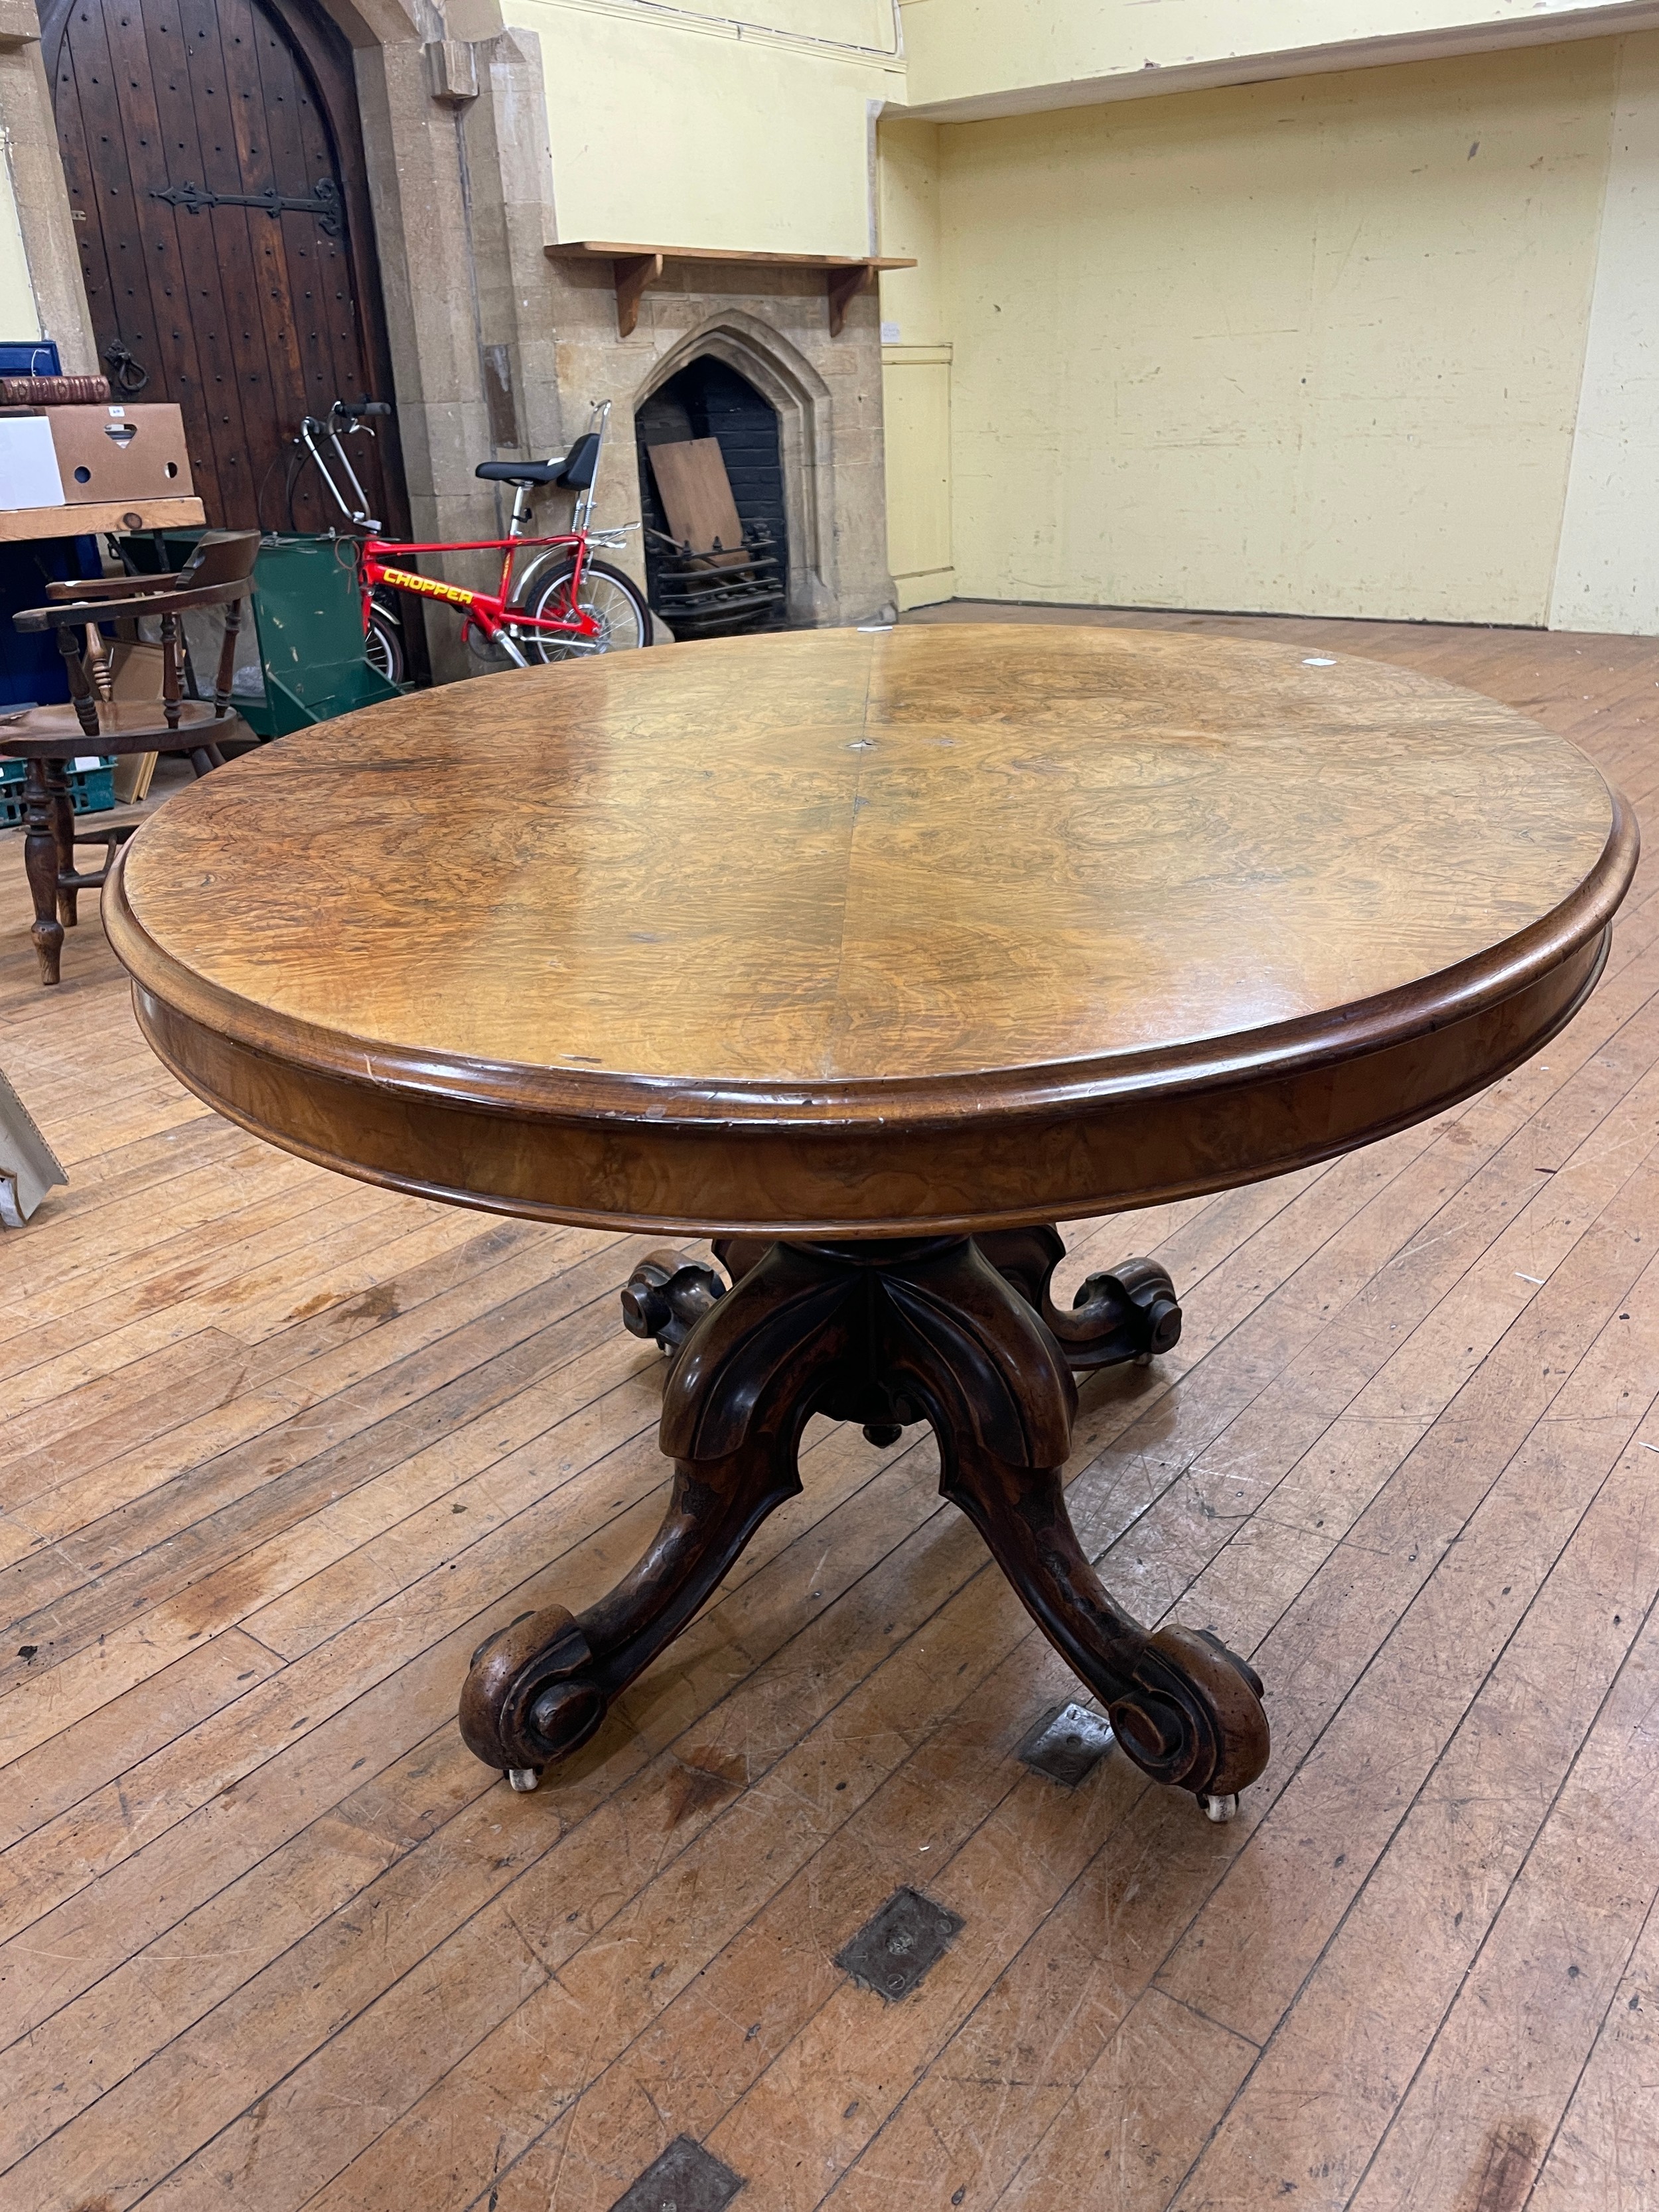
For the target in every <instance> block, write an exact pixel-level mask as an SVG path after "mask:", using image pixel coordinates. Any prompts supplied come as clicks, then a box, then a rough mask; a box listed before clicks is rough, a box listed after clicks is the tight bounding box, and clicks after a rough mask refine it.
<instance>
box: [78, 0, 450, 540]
mask: <svg viewBox="0 0 1659 2212" xmlns="http://www.w3.org/2000/svg"><path fill="white" fill-rule="evenodd" d="M44 40H45V46H46V52H48V54H50V55H52V57H53V64H52V82H53V89H54V94H55V97H56V101H57V106H58V131H59V137H60V142H61V145H62V149H63V156H64V171H65V174H66V177H67V179H68V181H69V185H70V197H71V200H72V202H73V204H74V207H75V212H76V230H77V234H78V236H79V238H80V242H81V247H82V268H83V272H84V276H85V280H86V283H87V290H88V301H89V303H90V306H91V308H92V313H93V323H94V331H95V332H96V334H97V339H98V344H99V349H100V353H104V354H105V355H106V357H107V354H108V350H109V349H110V348H111V347H112V346H121V347H125V349H127V351H128V352H129V353H130V354H131V356H132V357H133V358H134V360H136V361H137V362H138V363H139V364H140V365H141V366H142V367H143V369H144V370H146V371H147V372H148V374H149V383H148V385H147V386H145V387H144V389H143V395H142V396H143V398H145V399H146V400H155V399H171V400H174V401H176V402H177V403H178V404H179V407H180V408H181V410H183V413H184V416H185V428H186V432H187V435H188V437H189V442H190V451H191V467H192V469H193V470H194V471H195V475H196V482H197V491H198V493H199V494H200V495H201V496H202V497H203V499H204V502H205V505H206V507H207V511H208V515H209V520H210V521H211V522H213V523H216V524H226V525H246V524H250V523H256V522H257V523H261V524H263V525H264V526H267V527H272V526H276V527H283V528H286V527H289V526H295V527H298V528H300V529H302V530H320V529H326V528H328V527H330V526H332V525H333V523H334V522H335V521H336V520H337V516H336V515H335V513H334V512H333V510H332V508H331V504H330V502H329V501H328V500H327V498H326V495H325V494H324V493H323V491H322V489H321V487H320V485H319V484H318V483H317V482H316V479H315V477H314V475H313V476H312V477H311V478H310V480H309V481H308V482H306V483H303V484H302V487H301V490H300V492H299V493H298V495H297V496H296V499H295V503H294V507H293V510H292V512H291V513H290V512H289V508H288V507H287V505H286V504H285V501H284V499H283V484H284V482H285V478H286V475H287V466H286V464H287V461H288V458H289V451H290V447H289V441H290V440H291V439H292V437H293V435H294V434H295V430H296V429H297V428H298V426H299V422H300V419H301V416H303V415H305V414H307V412H311V413H322V412H325V411H326V409H327V408H328V406H329V404H330V403H331V401H332V400H333V399H335V398H359V397H362V396H363V395H365V394H368V395H371V396H374V397H379V398H391V397H392V382H391V374H390V362H389V355H388V349H387V346H386V335H385V330H384V323H383V316H382V313H381V308H380V288H379V278H378V272H377V270H376V268H375V265H374V231H373V221H372V216H371V213H370V209H369V203H368V185H367V179H366V175H365V172H364V163H363V155H362V135H361V130H360V126H359V123H358V118H357V112H356V85H355V79H354V75H353V69H352V61H351V54H350V50H349V47H348V46H346V44H345V41H344V40H343V37H342V36H341V34H340V33H339V32H338V30H337V28H336V27H334V26H333V25H332V24H331V23H330V22H329V21H327V19H326V18H325V16H324V15H322V14H321V13H320V11H313V9H311V8H310V7H309V6H307V5H306V4H305V0H297V4H296V0H276V3H275V4H274V3H273V0H69V4H64V0H59V4H58V5H57V6H56V7H54V8H52V9H49V10H48V11H47V15H46V23H45V28H44ZM319 185H324V186H325V187H326V188H327V199H326V202H325V205H323V206H319V207H317V208H302V209H298V210H295V209H292V208H290V209H287V210H283V211H282V212H281V213H280V214H278V215H275V216H273V215H272V214H271V213H270V212H269V211H268V210H265V209H263V208H250V207H245V206H239V205H235V204H223V201H224V198H225V197H226V196H232V197H237V196H240V197H246V196H249V195H253V194H258V193H261V192H264V191H270V190H272V189H273V188H274V189H275V191H276V192H277V193H278V194H279V195H281V196H282V197H283V198H286V199H299V200H302V201H304V200H312V199H313V198H316V197H318V188H319ZM187 187H194V188H195V190H196V191H197V192H198V193H203V194H207V195H212V196H216V199H217V200H218V202H219V204H205V205H201V206H191V205H190V204H180V203H179V201H178V200H177V199H176V198H175V199H173V200H171V201H170V200H169V199H167V197H163V195H166V194H167V193H173V194H175V195H176V194H178V193H179V192H181V191H184V190H185V188H187ZM328 206H331V207H332V208H333V209H334V210H335V211H336V212H335V219H334V220H332V221H328V222H325V221H324V220H323V219H321V217H322V216H323V215H324V214H325V212H326V208H327V207H328ZM134 396H137V395H134ZM353 459H354V461H355V462H356V464H357V466H358V472H359V474H360V475H361V476H362V479H363V482H364V484H365V487H366V489H368V494H369V496H370V500H371V503H372V504H373V506H374V509H375V511H376V512H377V513H380V515H382V516H383V517H384V518H385V519H386V521H387V522H388V523H390V524H391V525H392V527H394V528H398V529H401V528H403V527H404V526H405V525H406V506H405V501H404V495H403V489H402V480H401V469H400V465H399V457H398V446H397V439H396V434H395V430H393V429H392V428H390V426H386V427H383V428H382V432H381V436H380V440H379V441H376V443H375V444H374V445H373V446H371V445H370V444H369V443H368V441H366V440H359V441H356V444H355V445H354V448H353Z"/></svg>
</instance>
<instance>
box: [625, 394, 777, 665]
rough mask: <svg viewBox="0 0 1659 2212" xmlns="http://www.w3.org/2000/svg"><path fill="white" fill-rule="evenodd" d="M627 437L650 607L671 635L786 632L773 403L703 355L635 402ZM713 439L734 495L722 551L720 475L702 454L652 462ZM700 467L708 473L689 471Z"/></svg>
mask: <svg viewBox="0 0 1659 2212" xmlns="http://www.w3.org/2000/svg"><path fill="white" fill-rule="evenodd" d="M634 432H635V440H636V441H637V444H638V447H639V465H640V501H641V515H642V518H643V520H644V523H645V571H646V586H647V598H648V599H650V602H651V605H653V607H654V608H655V609H656V611H657V612H658V613H659V615H660V616H661V617H662V618H663V620H664V621H665V623H667V624H668V626H669V628H670V629H671V630H672V631H673V632H674V634H675V635H676V636H677V637H719V636H725V635H732V634H733V633H735V632H737V631H739V630H752V629H783V628H785V627H787V612H786V609H787V599H788V585H789V571H788V560H789V548H788V527H787V520H786V516H785V509H784V492H783V460H782V454H781V447H780V441H779V435H778V416H777V410H776V409H775V407H774V406H773V405H772V404H771V402H770V401H769V399H768V398H766V397H765V396H764V394H763V393H762V392H757V390H756V389H755V387H754V386H753V385H752V384H750V381H749V380H748V378H747V377H745V376H742V375H740V374H738V371H737V370H736V369H735V368H732V367H730V366H729V364H728V363H726V362H723V361H719V360H717V359H715V357H714V356H713V355H712V354H702V355H699V356H698V357H697V359H696V361H693V362H688V364H687V365H686V367H685V368H682V369H680V370H678V371H677V373H676V374H674V375H672V376H671V377H670V378H669V379H668V380H667V381H666V382H665V383H664V384H661V385H659V386H658V387H657V389H656V391H654V392H653V393H652V394H651V396H650V398H647V399H645V400H642V401H641V404H640V405H639V407H638V408H637V410H635V416H634ZM711 438H712V439H713V440H714V443H715V445H716V446H717V447H719V458H720V461H721V462H723V463H724V465H725V477H726V483H729V485H730V487H731V505H732V507H734V508H735V510H736V516H737V521H738V526H739V532H740V537H741V543H740V544H738V545H735V546H734V545H730V544H727V543H726V538H728V537H729V536H730V535H731V532H730V526H729V524H727V525H726V526H723V527H722V526H720V525H719V524H718V523H717V522H715V523H713V524H711V521H710V520H709V518H710V516H711V514H717V513H718V512H719V511H720V500H721V497H722V490H721V486H720V483H719V477H720V471H719V470H718V469H715V470H714V471H713V477H712V479H711V477H710V475H709V472H708V468H707V465H706V455H698V454H696V453H693V454H691V455H689V456H671V457H668V458H665V461H664V462H663V463H662V464H661V465H659V464H658V463H656V462H654V461H653V459H652V454H651V449H652V448H653V447H674V446H683V445H686V444H688V443H689V442H690V441H696V440H700V439H711ZM700 461H702V462H703V463H704V464H705V465H702V466H701V467H693V466H692V464H694V463H698V462H700ZM670 471H672V475H671V474H670ZM688 501H689V502H690V504H689V506H688ZM670 507H674V509H675V513H676V515H677V517H678V521H679V523H680V525H681V527H680V529H679V530H678V531H677V530H676V529H675V527H674V519H673V518H671V514H670ZM728 511H729V510H728ZM699 538H706V539H707V540H708V543H706V544H704V543H698V542H697V540H698V539H699ZM716 539H718V541H719V544H718V550H716V547H715V540H716Z"/></svg>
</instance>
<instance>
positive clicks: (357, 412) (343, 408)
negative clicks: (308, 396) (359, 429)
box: [334, 399, 392, 422]
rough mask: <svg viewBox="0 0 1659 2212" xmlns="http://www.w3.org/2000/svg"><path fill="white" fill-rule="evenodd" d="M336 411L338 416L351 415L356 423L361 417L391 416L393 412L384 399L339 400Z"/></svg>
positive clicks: (335, 407) (335, 405) (336, 402)
mask: <svg viewBox="0 0 1659 2212" xmlns="http://www.w3.org/2000/svg"><path fill="white" fill-rule="evenodd" d="M334 411H335V412H336V414H338V415H349V416H351V418H352V419H353V421H354V422H355V421H356V419H357V418H358V417H359V416H363V415H389V414H391V412H392V410H391V408H390V407H389V406H388V405H387V404H386V401H385V400H384V399H337V400H336V401H335V403H334Z"/></svg>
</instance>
